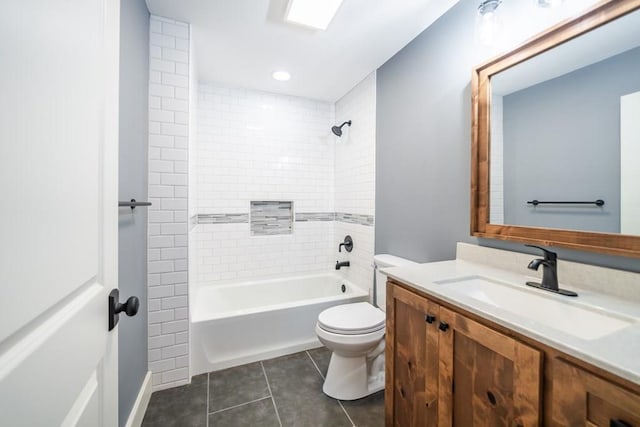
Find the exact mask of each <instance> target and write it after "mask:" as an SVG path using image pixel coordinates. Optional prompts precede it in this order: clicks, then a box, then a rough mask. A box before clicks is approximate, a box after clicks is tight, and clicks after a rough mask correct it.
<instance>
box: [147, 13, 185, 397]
mask: <svg viewBox="0 0 640 427" xmlns="http://www.w3.org/2000/svg"><path fill="white" fill-rule="evenodd" d="M189 31H190V28H189V26H188V25H187V24H185V23H182V22H177V21H174V20H172V19H165V18H162V17H158V16H153V15H152V16H151V20H150V61H149V199H150V201H151V202H152V203H153V205H152V206H151V207H150V208H149V227H148V229H149V237H148V239H149V240H148V281H147V285H148V301H147V303H148V310H149V369H150V370H151V371H152V373H153V375H152V378H153V389H154V390H159V389H163V388H168V387H173V386H176V385H181V384H185V383H188V382H189V380H190V376H189V313H188V288H187V286H188V285H187V284H188V274H187V252H188V251H187V246H188V234H187V233H188V212H187V209H188V180H189V178H188V169H189V168H188V138H189V43H190V41H189Z"/></svg>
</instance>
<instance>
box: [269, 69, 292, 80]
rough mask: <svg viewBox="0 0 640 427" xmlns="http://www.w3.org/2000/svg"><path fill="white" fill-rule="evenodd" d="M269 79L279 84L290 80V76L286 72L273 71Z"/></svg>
mask: <svg viewBox="0 0 640 427" xmlns="http://www.w3.org/2000/svg"><path fill="white" fill-rule="evenodd" d="M271 77H273V78H274V79H275V80H277V81H279V82H286V81H289V80H291V74H289V73H288V72H286V71H274V72H273V74H271Z"/></svg>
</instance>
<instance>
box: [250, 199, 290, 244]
mask: <svg viewBox="0 0 640 427" xmlns="http://www.w3.org/2000/svg"><path fill="white" fill-rule="evenodd" d="M250 212H251V217H250V225H251V235H252V236H274V235H280V234H291V233H293V225H292V224H293V202H291V201H253V200H252V201H251V210H250Z"/></svg>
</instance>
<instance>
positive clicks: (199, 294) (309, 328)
mask: <svg viewBox="0 0 640 427" xmlns="http://www.w3.org/2000/svg"><path fill="white" fill-rule="evenodd" d="M342 285H344V292H343V291H342ZM367 296H368V295H367V293H366V292H365V291H363V290H361V289H360V288H358V287H356V286H354V285H352V284H351V283H349V282H347V281H346V280H343V279H341V278H340V277H338V276H336V275H332V274H327V275H319V276H303V277H294V278H287V279H276V280H265V281H260V282H247V283H239V284H233V285H204V286H202V285H201V286H200V287H198V288H197V289H195V290H194V292H193V294H192V296H191V363H192V375H197V374H201V373H204V372H209V371H215V370H219V369H225V368H228V367H231V366H237V365H241V364H244V363H250V362H255V361H258V360H264V359H268V358H271V357H277V356H281V355H284V354H290V353H294V352H297V351H302V350H307V349H310V348H314V347H318V346H320V342H319V341H318V338H317V337H316V334H315V330H314V328H315V324H316V321H317V320H318V314H320V312H321V311H322V310H324V309H326V308H328V307H331V306H334V305H339V304H346V303H350V302H356V301H366V300H367Z"/></svg>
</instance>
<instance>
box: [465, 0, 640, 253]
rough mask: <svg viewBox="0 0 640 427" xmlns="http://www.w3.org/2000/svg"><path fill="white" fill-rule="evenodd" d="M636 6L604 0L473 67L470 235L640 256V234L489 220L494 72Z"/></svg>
mask: <svg viewBox="0 0 640 427" xmlns="http://www.w3.org/2000/svg"><path fill="white" fill-rule="evenodd" d="M637 9H640V0H605V1H602V2H600V3H597V4H596V5H595V6H593V7H592V8H590V9H588V10H587V11H586V12H585V13H583V14H582V15H581V16H578V17H576V18H572V19H569V20H567V21H564V22H561V23H560V24H558V25H556V26H554V27H552V28H550V29H549V30H547V31H545V32H543V33H541V34H539V35H538V36H535V37H534V38H532V39H530V40H528V41H526V42H525V43H524V44H522V45H521V46H519V47H517V48H515V49H514V50H512V51H510V52H508V53H506V54H503V55H501V56H499V57H497V58H494V59H492V60H490V61H488V62H486V63H484V64H481V65H479V66H478V67H476V68H475V69H474V71H473V76H472V100H471V104H472V127H471V133H472V144H471V235H473V236H476V237H483V238H489V239H500V240H511V241H516V242H523V243H534V244H539V245H544V246H560V247H565V248H571V249H578V250H585V251H591V252H600V253H605V254H611V255H622V256H628V257H637V258H640V236H631V235H623V234H615V233H596V232H590V231H578V230H564V229H557V228H543V227H525V226H517V225H498V224H490V223H489V179H490V176H489V175H490V167H489V159H490V154H489V153H490V151H489V149H490V147H489V143H490V137H491V135H490V129H491V127H490V118H491V116H490V113H491V101H490V100H491V87H490V79H491V76H493V75H494V74H497V73H499V72H501V71H504V70H506V69H508V68H511V67H513V66H514V65H516V64H519V63H521V62H523V61H526V60H527V59H530V58H532V57H534V56H536V55H538V54H541V53H543V52H545V51H547V50H549V49H552V48H554V47H555V46H558V45H560V44H562V43H565V42H567V41H569V40H571V39H574V38H576V37H578V36H580V35H582V34H584V33H586V32H588V31H591V30H593V29H595V28H598V27H600V26H602V25H604V24H606V23H608V22H610V21H613V20H614V19H616V18H619V17H621V16H623V15H626V14H628V13H630V12H633V11H635V10H637ZM638 214H639V215H640V212H639V213H638Z"/></svg>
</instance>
